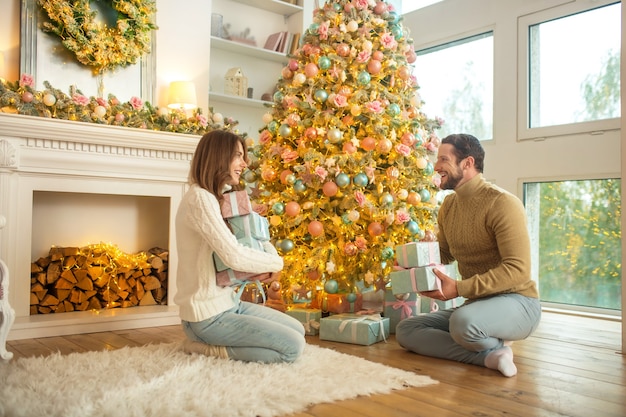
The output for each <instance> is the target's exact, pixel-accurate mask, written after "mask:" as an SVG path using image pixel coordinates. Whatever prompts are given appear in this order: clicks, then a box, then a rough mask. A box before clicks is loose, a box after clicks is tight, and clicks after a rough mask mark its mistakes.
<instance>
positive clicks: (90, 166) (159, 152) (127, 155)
mask: <svg viewBox="0 0 626 417" xmlns="http://www.w3.org/2000/svg"><path fill="white" fill-rule="evenodd" d="M198 139H199V137H198V136H196V135H184V134H174V133H165V132H156V131H147V130H142V129H133V128H123V127H116V126H103V125H97V124H91V123H82V122H70V121H64V120H54V119H46V118H39V117H30V116H22V115H15V114H6V113H0V216H3V217H4V218H5V219H6V224H5V226H4V228H1V229H0V259H3V260H4V261H5V262H6V264H7V266H8V268H9V277H10V279H9V302H10V304H11V307H12V308H13V309H14V310H15V316H16V318H15V323H14V325H13V327H12V329H11V331H10V332H9V336H8V339H9V340H15V339H24V338H33V337H47V336H59V335H66V334H77V333H86V332H94V331H106V330H119V329H129V328H140V327H150V326H161V325H169V324H177V323H179V322H180V321H179V319H178V309H177V307H176V306H175V305H174V302H173V296H174V293H175V288H176V285H175V284H176V266H177V260H176V241H175V230H174V217H175V215H176V209H177V207H178V204H179V202H180V200H181V198H182V196H183V194H184V192H185V190H186V183H187V175H188V169H189V161H190V160H191V156H192V154H193V152H194V150H195V146H196V144H197V141H198ZM99 242H106V243H112V244H115V245H117V246H118V247H119V248H120V249H122V250H123V251H126V252H129V253H133V252H138V251H141V250H148V249H150V247H155V246H158V247H163V248H165V249H168V250H169V253H170V255H169V268H168V271H169V272H168V291H167V294H168V296H167V305H157V306H142V307H129V308H114V309H103V310H98V311H82V312H67V313H50V314H37V315H31V314H30V284H31V280H30V265H31V262H33V261H35V260H36V259H37V258H38V257H40V256H45V255H47V250H49V248H50V246H52V245H56V246H84V245H87V244H93V243H99Z"/></svg>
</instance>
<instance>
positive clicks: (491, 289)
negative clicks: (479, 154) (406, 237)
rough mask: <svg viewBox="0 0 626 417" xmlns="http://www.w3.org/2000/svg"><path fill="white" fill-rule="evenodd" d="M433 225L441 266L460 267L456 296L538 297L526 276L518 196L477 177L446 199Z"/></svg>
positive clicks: (522, 212) (524, 230)
mask: <svg viewBox="0 0 626 417" xmlns="http://www.w3.org/2000/svg"><path fill="white" fill-rule="evenodd" d="M437 222H438V225H439V231H438V240H439V248H440V251H441V260H442V262H443V263H450V262H452V261H454V260H456V261H457V262H458V267H459V273H460V274H461V276H462V280H461V281H460V282H459V283H458V284H457V289H458V292H459V295H460V296H462V297H465V298H467V299H468V300H472V299H476V298H482V297H487V296H490V295H495V294H502V293H518V294H521V295H524V296H527V297H532V298H539V292H538V290H537V287H536V285H535V282H534V281H532V279H531V276H530V238H529V235H528V229H527V225H526V213H525V210H524V206H523V204H522V202H521V201H520V200H519V199H518V198H517V197H516V196H514V195H513V194H511V193H509V192H507V191H505V190H503V189H501V188H499V187H497V186H495V185H493V184H491V183H489V182H487V181H485V179H484V178H483V176H482V174H479V175H477V176H475V177H474V178H472V179H471V180H470V181H468V182H466V183H465V184H463V185H461V186H460V187H458V188H457V189H456V190H455V192H454V193H453V194H450V195H449V196H447V197H446V198H445V200H444V201H443V203H442V205H441V208H440V210H439V214H438V218H437Z"/></svg>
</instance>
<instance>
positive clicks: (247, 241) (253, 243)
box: [213, 236, 264, 272]
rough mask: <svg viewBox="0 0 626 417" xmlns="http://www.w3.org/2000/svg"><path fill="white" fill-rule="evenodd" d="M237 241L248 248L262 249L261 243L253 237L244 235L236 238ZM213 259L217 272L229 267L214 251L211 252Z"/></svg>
mask: <svg viewBox="0 0 626 417" xmlns="http://www.w3.org/2000/svg"><path fill="white" fill-rule="evenodd" d="M237 242H239V243H241V244H242V245H244V246H247V247H249V248H252V249H258V250H260V251H264V249H263V244H262V243H261V242H260V241H259V240H258V239H255V238H253V237H251V236H244V237H240V238H237ZM213 261H214V262H215V270H216V271H217V272H221V271H225V270H227V269H229V268H230V267H229V266H226V264H224V262H222V260H221V259H220V257H219V256H218V255H217V254H216V253H215V252H213Z"/></svg>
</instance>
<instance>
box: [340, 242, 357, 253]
mask: <svg viewBox="0 0 626 417" xmlns="http://www.w3.org/2000/svg"><path fill="white" fill-rule="evenodd" d="M358 251H359V249H358V248H357V247H356V245H355V244H354V243H352V242H348V243H346V245H345V246H344V247H343V253H344V254H345V255H346V256H354V255H356V254H357V253H358Z"/></svg>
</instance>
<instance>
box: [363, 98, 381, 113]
mask: <svg viewBox="0 0 626 417" xmlns="http://www.w3.org/2000/svg"><path fill="white" fill-rule="evenodd" d="M365 107H366V108H367V110H369V111H370V113H375V114H380V113H382V112H383V111H384V108H383V104H382V103H381V102H380V101H378V100H374V101H370V102H369V103H366V104H365Z"/></svg>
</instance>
